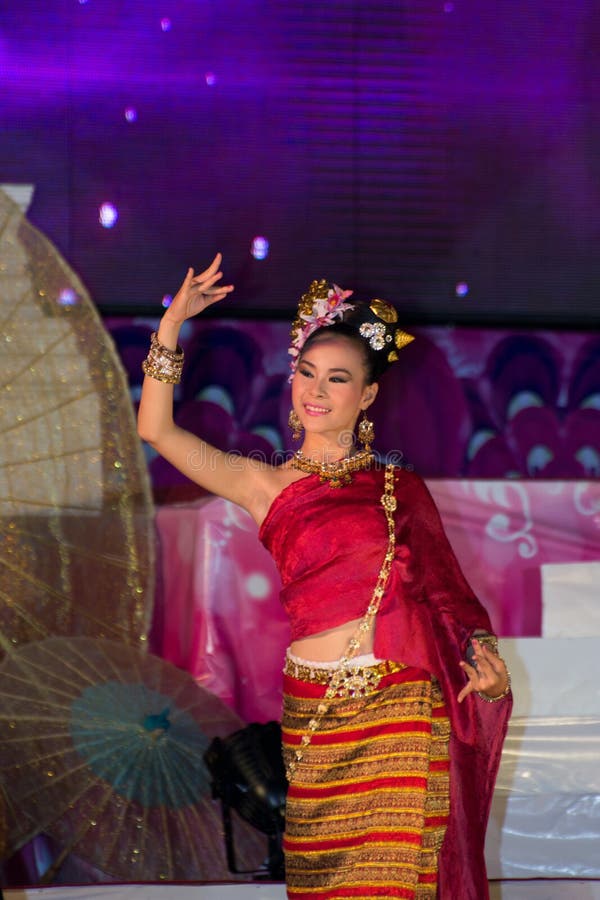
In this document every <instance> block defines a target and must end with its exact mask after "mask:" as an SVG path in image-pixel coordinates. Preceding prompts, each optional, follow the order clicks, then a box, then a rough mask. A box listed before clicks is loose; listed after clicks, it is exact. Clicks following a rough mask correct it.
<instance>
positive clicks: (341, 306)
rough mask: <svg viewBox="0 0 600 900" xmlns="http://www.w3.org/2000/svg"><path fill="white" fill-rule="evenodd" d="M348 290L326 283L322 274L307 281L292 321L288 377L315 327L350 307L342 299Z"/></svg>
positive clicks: (327, 321)
mask: <svg viewBox="0 0 600 900" xmlns="http://www.w3.org/2000/svg"><path fill="white" fill-rule="evenodd" d="M352 294H353V291H343V290H342V289H341V288H340V287H338V286H337V284H334V285H333V286H332V287H329V285H328V283H327V281H325V279H324V278H322V279H321V280H320V281H319V280H315V281H313V282H311V285H310V287H309V289H308V291H307V292H306V293H305V294H303V295H302V297H301V298H300V303H299V304H298V313H297V315H296V318H295V319H294V323H293V325H292V331H291V336H292V343H291V346H290V348H289V350H288V353H289V354H290V356H291V357H292V360H291V362H290V369H291V370H292V373H291V375H290V378H289V380H290V381H291V380H292V378H293V377H294V372H295V371H296V367H297V365H298V357H299V356H300V353H301V352H302V348H303V347H304V344H305V343H306V341H307V340H308V338H309V337H310V336H311V334H312V333H313V332H314V331H316V330H317V328H322V327H323V326H325V325H333V323H334V322H335V320H336V319H338V318H341V317H342V316H343V315H344V313H345V312H346V310H348V309H354V306H353V304H352V303H345V302H344V301H345V300H347V299H348V297H351V296H352Z"/></svg>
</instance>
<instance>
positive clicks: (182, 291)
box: [163, 253, 233, 325]
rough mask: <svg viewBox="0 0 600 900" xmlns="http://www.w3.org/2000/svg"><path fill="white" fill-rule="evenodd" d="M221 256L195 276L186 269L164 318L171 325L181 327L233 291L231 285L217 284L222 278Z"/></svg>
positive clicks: (218, 254)
mask: <svg viewBox="0 0 600 900" xmlns="http://www.w3.org/2000/svg"><path fill="white" fill-rule="evenodd" d="M221 262H222V256H221V254H220V253H217V255H216V256H215V258H214V259H213V261H212V262H211V264H210V266H209V267H208V268H207V269H205V270H204V272H200V273H199V274H198V275H196V274H195V272H194V270H193V269H192V268H190V269H188V271H187V275H186V276H185V278H184V280H183V284H182V285H181V287H180V288H179V290H178V291H177V293H176V294H175V296H174V298H173V301H172V303H171V304H170V306H169V308H168V309H167V312H166V313H165V315H164V317H163V318H165V319H167V320H168V321H170V322H172V323H173V324H177V325H181V324H182V323H183V322H185V320H186V319H190V318H191V317H192V316H196V315H198V313H200V312H202V311H203V310H204V309H206V307H207V306H211V305H212V304H213V303H217V302H218V301H219V300H222V299H223V297H226V296H227V294H230V293H231V291H232V290H233V285H232V284H218V282H219V281H220V280H221V278H222V277H223V273H222V272H221V271H220V266H221Z"/></svg>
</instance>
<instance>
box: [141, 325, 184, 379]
mask: <svg viewBox="0 0 600 900" xmlns="http://www.w3.org/2000/svg"><path fill="white" fill-rule="evenodd" d="M142 371H143V373H144V375H149V376H150V378H154V379H155V380H156V381H162V382H164V383H165V384H179V382H180V381H181V373H182V371H183V350H182V349H181V347H180V346H179V344H178V345H177V349H176V350H169V348H168V347H165V346H164V344H161V343H160V341H159V340H158V335H157V334H156V332H155V331H153V332H152V336H151V337H150V350H149V351H148V356H147V357H146V359H145V360H144V362H143V363H142Z"/></svg>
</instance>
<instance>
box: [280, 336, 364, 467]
mask: <svg viewBox="0 0 600 900" xmlns="http://www.w3.org/2000/svg"><path fill="white" fill-rule="evenodd" d="M377 389H378V386H377V384H367V378H366V368H365V358H364V354H363V353H362V351H361V348H360V346H359V345H357V344H356V343H355V342H354V341H353V340H351V339H349V338H347V337H344V336H342V335H334V334H332V335H330V336H328V335H327V334H324V335H323V336H322V337H319V338H318V339H316V340H314V341H313V342H311V344H310V345H309V347H308V349H307V350H306V351H305V352H304V353H303V354H302V356H301V357H300V361H299V363H298V367H297V369H296V373H295V375H294V378H293V380H292V404H293V407H294V410H295V411H296V413H297V414H298V416H299V418H300V421H301V422H302V425H303V427H304V429H305V433H306V437H305V441H304V449H305V451H313V450H318V449H329V450H331V451H335V450H336V449H338V448H340V447H342V448H344V450H347V449H348V448H349V447H350V446H351V445H352V433H353V431H354V426H355V424H356V419H357V418H358V415H359V413H360V412H361V410H363V409H367V407H368V406H370V405H371V403H372V402H373V400H374V399H375V395H376V394H377ZM338 455H339V454H338Z"/></svg>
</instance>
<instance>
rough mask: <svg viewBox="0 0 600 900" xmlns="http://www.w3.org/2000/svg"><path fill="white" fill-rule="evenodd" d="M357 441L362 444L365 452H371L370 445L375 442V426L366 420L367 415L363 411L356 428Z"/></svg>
mask: <svg viewBox="0 0 600 900" xmlns="http://www.w3.org/2000/svg"><path fill="white" fill-rule="evenodd" d="M358 440H359V441H360V442H361V444H364V447H365V451H366V452H367V453H370V452H371V444H372V443H373V442H374V440H375V426H374V425H373V423H372V422H371V420H370V419H367V413H366V411H365V410H364V409H363V414H362V419H361V420H360V423H359V426H358Z"/></svg>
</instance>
